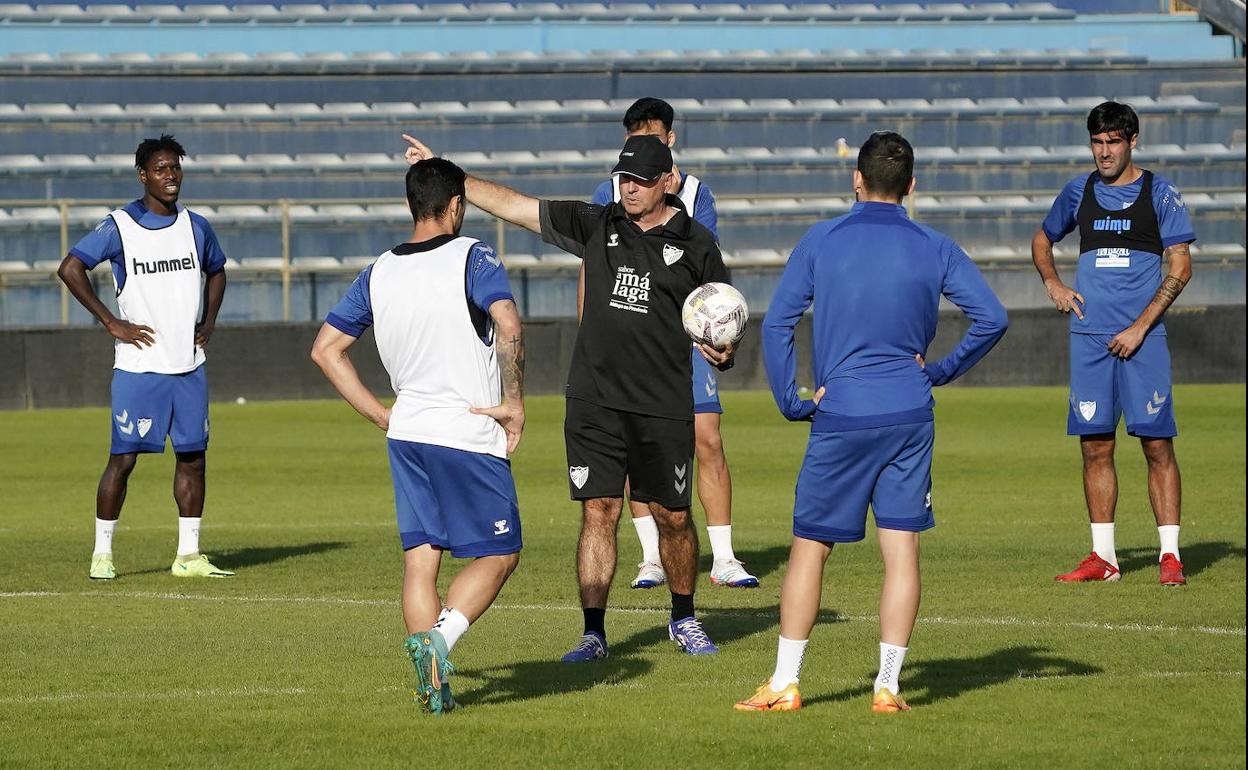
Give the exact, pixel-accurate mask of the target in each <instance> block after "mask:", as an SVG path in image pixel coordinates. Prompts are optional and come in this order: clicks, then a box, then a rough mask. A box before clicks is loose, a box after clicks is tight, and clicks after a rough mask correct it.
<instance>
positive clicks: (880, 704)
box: [871, 687, 910, 714]
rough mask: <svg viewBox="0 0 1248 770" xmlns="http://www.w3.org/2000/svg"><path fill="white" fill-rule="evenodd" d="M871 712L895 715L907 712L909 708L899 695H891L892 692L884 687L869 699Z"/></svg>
mask: <svg viewBox="0 0 1248 770" xmlns="http://www.w3.org/2000/svg"><path fill="white" fill-rule="evenodd" d="M871 710H872V711H874V712H875V713H877V714H896V713H897V712H898V711H909V710H910V707H909V706H907V705H906V702H905V701H904V700H902V699H901V696H900V695H893V693H892V691H891V690H889V689H888V688H887V687H886V688H884V689H882V690H880V691H879V692H877V693H876V694H875V697H874V698H872V699H871Z"/></svg>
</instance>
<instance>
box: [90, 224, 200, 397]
mask: <svg viewBox="0 0 1248 770" xmlns="http://www.w3.org/2000/svg"><path fill="white" fill-rule="evenodd" d="M110 216H112V218H113V221H114V222H115V223H116V224H117V232H118V233H119V234H120V235H121V248H122V259H123V260H124V277H123V278H122V280H123V283H122V284H121V285H119V286H117V307H118V309H119V310H120V311H121V315H122V318H124V319H125V320H127V321H129V322H130V323H132V324H143V325H145V326H149V327H151V328H152V329H154V330H155V333H154V334H153V335H152V337H153V339H155V341H156V343H155V344H154V345H152V346H150V347H146V346H145V347H141V348H140V347H138V346H136V345H132V344H130V343H128V342H122V341H121V340H117V341H116V345H115V346H114V358H113V367H114V368H115V369H121V370H123V371H127V372H139V373H143V372H155V373H158V374H182V373H184V372H189V371H192V370H193V369H195V368H196V367H198V366H200V365H201V364H203V363H204V351H203V349H202V348H201V347H199V346H198V345H196V344H195V324H196V322H197V321H198V320H199V312H200V303H201V302H202V300H203V276H204V273H203V267H202V265H201V263H200V255H199V252H198V250H197V249H196V248H195V231H194V228H193V227H192V226H191V213H190V211H188V210H187V209H181V210H180V211H178V216H177V218H176V219H174V221H173V223H172V224H170V225H167V226H166V227H162V228H159V229H156V230H149V229H148V228H146V227H143V226H142V225H140V224H139V223H138V222H135V221H134V219H132V218H131V217H130V215H129V214H128V213H126V212H125V210H123V209H118V210H116V211H114V212H113V213H112V214H111V215H110ZM113 281H114V285H116V282H117V275H116V273H114V275H113Z"/></svg>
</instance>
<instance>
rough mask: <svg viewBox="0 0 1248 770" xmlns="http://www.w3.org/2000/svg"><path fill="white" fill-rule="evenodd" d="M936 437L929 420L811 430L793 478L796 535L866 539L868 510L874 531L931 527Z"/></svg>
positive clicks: (843, 540) (837, 540)
mask: <svg viewBox="0 0 1248 770" xmlns="http://www.w3.org/2000/svg"><path fill="white" fill-rule="evenodd" d="M935 437H936V428H935V423H932V422H921V423H911V424H909V425H889V426H887V427H883V428H863V429H862V430H845V431H836V432H830V433H811V434H810V441H809V443H808V444H807V445H806V457H805V459H804V460H802V470H801V472H799V473H798V475H797V495H796V496H797V499H796V501H795V502H794V504H793V534H794V535H796V536H797V537H803V538H806V539H807V540H817V541H819V542H823V543H853V542H857V541H858V540H861V539H863V538H864V537H866V534H867V505H870V506H871V512H872V513H873V514H874V516H875V526H876V528H878V529H900V530H905V531H907V532H922V531H923V530H925V529H931V528H932V527H933V526H935V525H936V520H935V519H934V518H933V517H932V496H931V492H932V445H933V443H934V441H935Z"/></svg>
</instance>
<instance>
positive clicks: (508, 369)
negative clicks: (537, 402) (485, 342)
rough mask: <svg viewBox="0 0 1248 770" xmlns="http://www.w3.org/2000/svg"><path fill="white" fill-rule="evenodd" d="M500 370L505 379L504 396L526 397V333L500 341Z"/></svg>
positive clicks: (510, 397) (513, 397)
mask: <svg viewBox="0 0 1248 770" xmlns="http://www.w3.org/2000/svg"><path fill="white" fill-rule="evenodd" d="M497 349H498V359H499V370H500V372H501V374H502V378H503V396H504V397H506V398H508V399H520V398H523V397H524V332H520V333H519V334H515V335H513V336H511V337H507V338H506V339H502V340H499V341H498V344H497Z"/></svg>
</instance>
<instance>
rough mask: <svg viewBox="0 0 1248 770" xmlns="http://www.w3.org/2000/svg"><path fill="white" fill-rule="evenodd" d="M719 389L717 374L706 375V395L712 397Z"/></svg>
mask: <svg viewBox="0 0 1248 770" xmlns="http://www.w3.org/2000/svg"><path fill="white" fill-rule="evenodd" d="M717 390H719V383H717V382H715V375H713V374H708V375H706V395H707V397H708V398H709V397H711V396H713V395H715V391H717Z"/></svg>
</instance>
